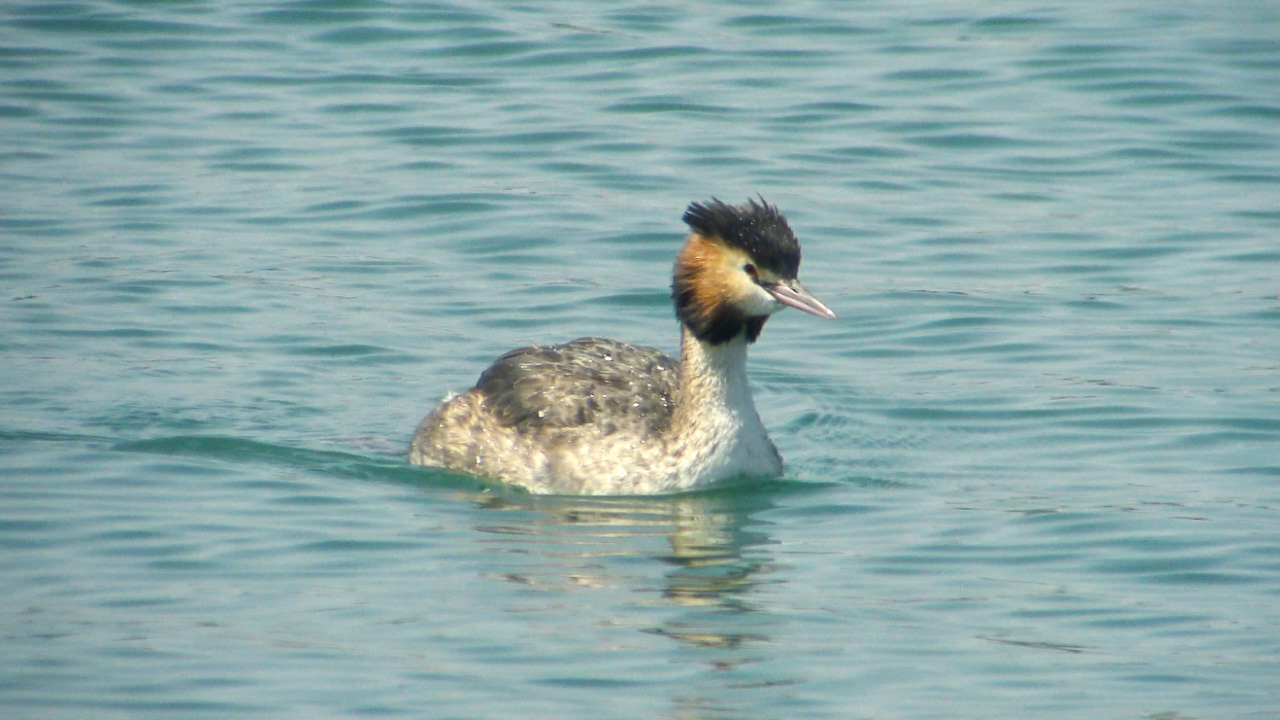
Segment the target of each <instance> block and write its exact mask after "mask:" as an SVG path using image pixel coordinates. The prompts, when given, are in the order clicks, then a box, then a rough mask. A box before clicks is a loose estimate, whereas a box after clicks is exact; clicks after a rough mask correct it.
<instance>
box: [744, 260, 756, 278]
mask: <svg viewBox="0 0 1280 720" xmlns="http://www.w3.org/2000/svg"><path fill="white" fill-rule="evenodd" d="M742 271H743V272H745V273H746V274H748V275H750V276H751V279H752V280H759V279H760V271H759V270H756V266H755V265H752V264H751V263H747V264H746V265H743V266H742Z"/></svg>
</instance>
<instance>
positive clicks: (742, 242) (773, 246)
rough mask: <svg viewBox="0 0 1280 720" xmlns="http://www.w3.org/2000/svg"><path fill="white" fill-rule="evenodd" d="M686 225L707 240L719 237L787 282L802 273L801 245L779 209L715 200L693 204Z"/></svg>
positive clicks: (685, 219)
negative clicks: (707, 238) (786, 279)
mask: <svg viewBox="0 0 1280 720" xmlns="http://www.w3.org/2000/svg"><path fill="white" fill-rule="evenodd" d="M684 221H685V223H687V224H688V225H689V227H690V228H692V229H693V231H694V232H696V233H698V234H699V235H702V236H704V237H718V238H720V239H721V240H724V242H725V244H726V245H728V246H729V247H735V248H738V249H739V250H742V251H744V252H746V253H747V254H748V255H750V256H751V258H752V259H753V260H754V261H755V262H756V264H757V265H759V266H761V267H764V268H768V269H769V270H771V271H773V272H774V273H776V274H778V275H781V276H782V277H785V278H793V277H795V276H796V274H797V273H799V272H800V243H799V242H798V241H797V240H796V236H795V233H793V232H791V226H790V225H788V224H787V219H786V218H785V217H783V216H782V213H780V212H778V208H776V207H774V206H772V205H770V204H769V203H767V202H765V200H764V198H760V202H756V201H755V200H748V201H747V202H746V204H744V205H730V204H729V203H726V202H723V201H721V200H718V199H716V198H712V199H711V201H710V202H707V203H699V202H695V203H690V204H689V209H687V210H685V211H684Z"/></svg>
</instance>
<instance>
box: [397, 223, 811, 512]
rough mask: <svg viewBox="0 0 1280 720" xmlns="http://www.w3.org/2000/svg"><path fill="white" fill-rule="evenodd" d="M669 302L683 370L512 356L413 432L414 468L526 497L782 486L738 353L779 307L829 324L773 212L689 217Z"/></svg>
mask: <svg viewBox="0 0 1280 720" xmlns="http://www.w3.org/2000/svg"><path fill="white" fill-rule="evenodd" d="M684 219H685V221H686V222H687V223H689V225H690V227H691V228H692V230H693V232H692V234H691V235H690V236H689V238H688V240H687V241H686V243H685V245H684V247H683V248H682V249H681V250H680V252H679V254H678V255H677V258H676V264H675V271H674V281H673V284H672V298H673V300H674V302H675V305H676V315H677V317H678V318H679V319H680V321H681V326H682V329H681V347H680V359H679V360H678V361H677V360H675V359H673V358H671V357H668V356H666V355H664V354H662V353H661V352H660V351H658V350H656V349H654V348H648V347H639V346H635V345H628V344H626V343H621V342H618V341H615V340H607V339H602V338H580V339H578V340H574V341H572V342H569V343H565V344H562V345H550V346H533V347H526V348H519V349H516V350H512V351H511V352H508V353H507V354H505V355H503V356H502V357H500V358H499V359H498V360H497V361H495V362H494V364H493V365H492V366H490V367H489V369H487V370H486V371H485V372H484V373H483V374H481V376H480V379H479V381H477V383H476V385H475V387H473V388H471V389H470V390H468V391H467V392H465V393H463V394H461V395H451V396H449V397H446V398H445V399H444V400H442V401H441V402H440V404H439V405H438V406H437V407H436V409H435V410H434V411H433V412H432V413H431V414H430V415H428V416H427V418H426V419H424V420H423V421H422V423H421V424H420V425H419V427H418V430H417V432H416V433H415V434H414V438H413V441H412V444H411V446H410V452H409V460H410V462H412V463H414V464H417V465H425V466H430V467H439V468H446V469H451V470H459V471H463V472H467V473H471V474H474V475H477V476H481V477H486V478H491V479H495V480H498V481H501V482H504V483H508V484H512V485H517V486H520V487H523V488H525V489H526V490H528V491H530V492H534V493H555V494H612V495H643V494H655V493H669V492H679V491H683V490H689V489H693V488H698V487H703V486H706V485H709V484H711V483H714V482H717V481H720V480H725V479H728V478H732V477H739V476H764V477H772V476H777V475H780V474H781V473H782V458H781V456H780V455H779V454H778V451H777V449H776V448H775V447H774V445H773V443H772V441H770V440H769V436H768V433H767V432H766V431H765V428H764V424H763V423H762V422H761V421H760V417H759V415H758V414H757V413H756V409H755V403H754V402H753V401H752V399H751V391H750V387H749V385H748V381H747V371H746V358H747V346H748V345H749V344H750V343H752V342H754V341H755V339H756V337H758V335H759V333H760V331H761V329H762V328H763V326H764V323H765V321H766V320H767V319H768V317H769V315H771V314H772V313H773V312H776V311H777V310H779V309H781V308H782V307H784V306H790V307H797V308H800V309H802V310H805V311H806V312H809V313H812V314H815V315H819V316H822V317H830V318H834V317H835V314H834V313H832V312H831V311H830V310H829V309H828V308H827V307H826V306H825V305H823V304H822V303H821V302H819V301H818V300H817V299H816V298H814V297H813V296H812V295H809V294H808V293H807V292H805V291H804V289H803V288H802V287H801V286H800V284H799V283H798V282H797V281H796V279H795V275H796V272H797V271H798V269H799V263H800V248H799V243H798V242H796V240H795V236H794V235H793V234H792V233H791V229H790V227H789V226H788V225H787V223H786V220H785V218H783V217H782V215H781V214H779V213H778V212H777V210H776V209H775V208H773V207H772V206H770V205H768V204H766V203H764V202H763V201H762V202H760V203H756V202H755V201H749V202H748V203H747V204H745V205H741V206H733V205H728V204H726V203H722V202H720V201H718V200H713V201H711V202H709V203H706V204H702V203H693V204H692V205H690V206H689V209H688V211H686V213H685V216H684Z"/></svg>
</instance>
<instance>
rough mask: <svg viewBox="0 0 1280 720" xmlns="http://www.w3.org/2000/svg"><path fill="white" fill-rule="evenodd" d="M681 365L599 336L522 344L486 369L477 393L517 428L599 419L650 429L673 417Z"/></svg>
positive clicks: (606, 425) (607, 425)
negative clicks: (674, 399) (558, 342)
mask: <svg viewBox="0 0 1280 720" xmlns="http://www.w3.org/2000/svg"><path fill="white" fill-rule="evenodd" d="M679 372H680V371H679V364H678V363H677V362H676V361H675V360H674V359H672V358H670V357H668V356H666V355H663V354H662V353H661V352H660V351H658V350H656V349H654V348H647V347H637V346H634V345H627V344H625V343H620V342H617V341H614V340H606V339H603V338H580V339H578V340H574V341H573V342H568V343H565V344H563V345H548V346H534V347H525V348H519V349H517V350H512V351H511V352H509V353H507V354H506V355H503V356H502V357H500V358H498V359H497V361H495V362H494V363H493V365H492V366H490V367H489V369H488V370H486V371H484V374H482V375H481V376H480V380H479V381H478V382H477V383H476V390H478V391H479V392H480V393H481V394H482V395H483V396H484V404H485V408H486V409H487V410H488V411H489V412H490V413H492V414H493V416H494V417H495V418H497V419H498V420H499V422H501V423H502V424H503V425H507V426H511V427H516V428H518V429H521V430H531V429H535V428H537V429H551V428H572V427H581V426H584V425H591V424H595V423H599V424H601V425H602V426H603V427H602V429H603V430H604V432H606V433H609V432H613V431H614V430H616V429H618V427H619V426H621V425H632V426H638V428H637V429H640V430H643V431H647V432H653V431H657V430H660V429H662V428H664V427H666V425H667V424H668V423H669V422H670V420H671V410H672V408H673V407H674V402H673V396H674V394H675V389H676V385H677V383H678V381H679Z"/></svg>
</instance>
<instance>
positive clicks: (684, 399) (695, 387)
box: [673, 326, 760, 426]
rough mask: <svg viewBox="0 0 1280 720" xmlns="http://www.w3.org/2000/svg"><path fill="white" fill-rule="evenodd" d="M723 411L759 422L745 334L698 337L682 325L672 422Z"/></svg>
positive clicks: (697, 418)
mask: <svg viewBox="0 0 1280 720" xmlns="http://www.w3.org/2000/svg"><path fill="white" fill-rule="evenodd" d="M725 414H729V415H734V416H738V417H739V420H740V421H747V422H754V423H756V424H758V423H759V422H760V420H759V416H758V415H757V414H756V406H755V403H754V402H753V401H752V399H751V388H750V385H749V384H748V382H747V338H746V335H745V334H744V333H738V335H736V336H735V337H734V338H732V339H731V340H728V341H727V342H720V343H714V344H713V343H711V342H708V341H705V340H699V339H698V338H697V337H695V336H694V334H693V332H692V331H690V330H689V328H687V327H684V326H681V337H680V388H679V395H678V397H676V407H675V413H674V417H673V421H674V424H675V425H677V426H679V425H682V424H686V423H692V424H695V425H696V424H698V423H699V421H700V420H703V419H711V417H712V416H721V417H722V416H724V415H725Z"/></svg>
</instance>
